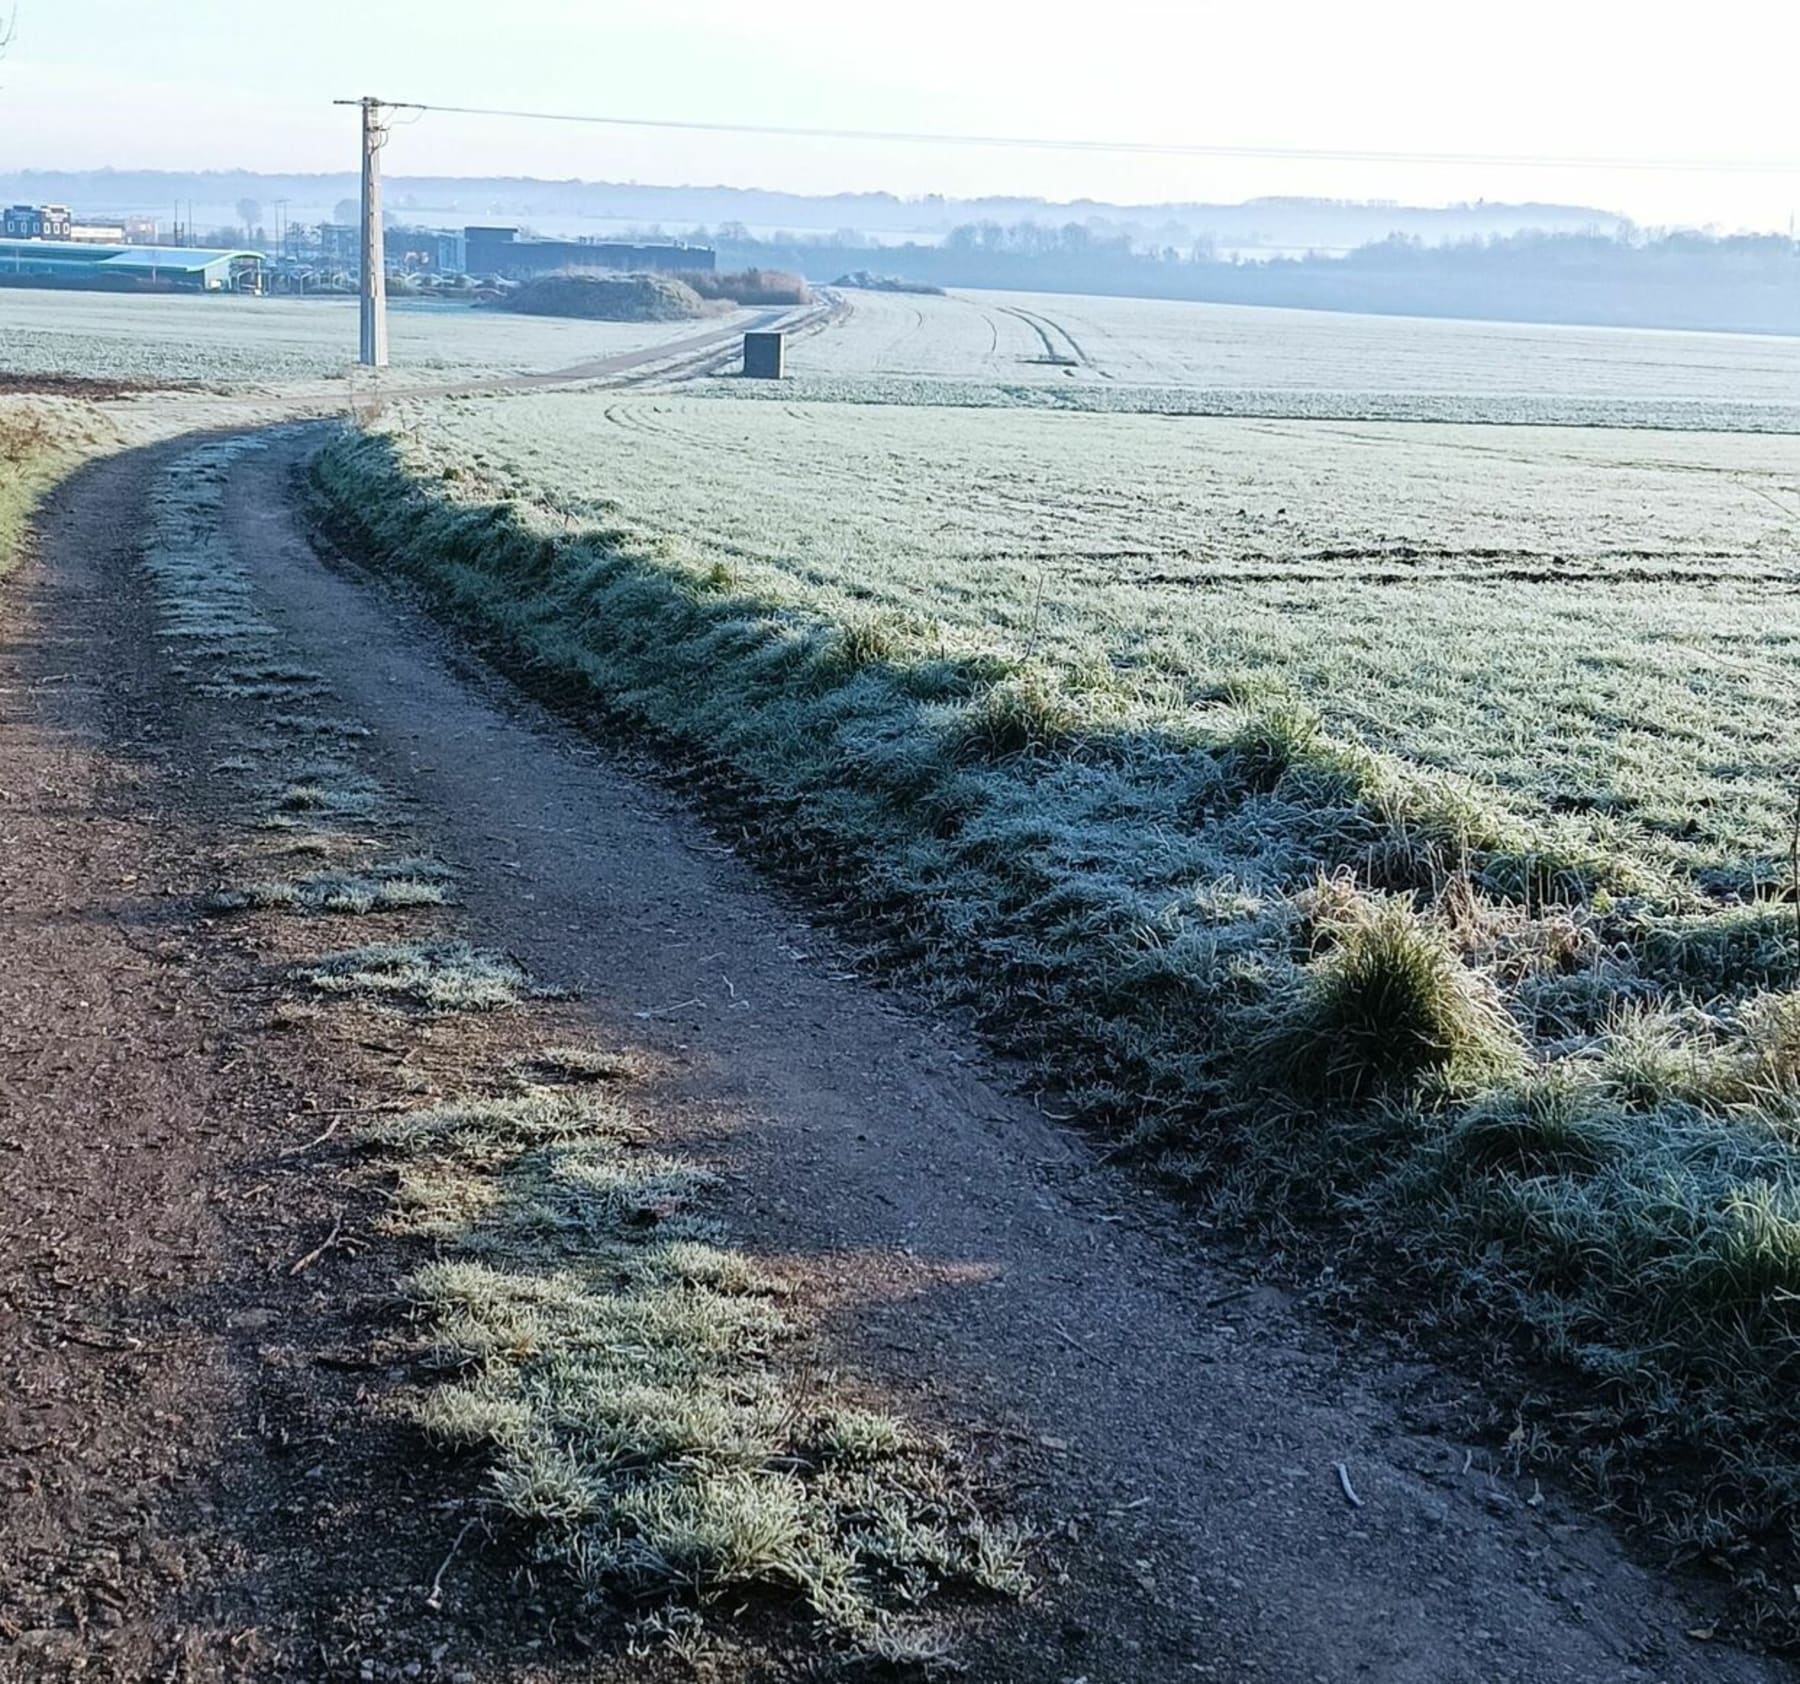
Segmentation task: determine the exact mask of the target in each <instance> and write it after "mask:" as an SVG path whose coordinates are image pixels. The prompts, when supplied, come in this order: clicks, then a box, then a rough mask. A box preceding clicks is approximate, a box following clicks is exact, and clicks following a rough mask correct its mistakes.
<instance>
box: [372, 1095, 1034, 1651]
mask: <svg viewBox="0 0 1800 1684" xmlns="http://www.w3.org/2000/svg"><path fill="white" fill-rule="evenodd" d="M640 1134H641V1131H640V1130H639V1128H638V1127H637V1125H636V1124H635V1122H634V1121H633V1119H632V1118H631V1116H630V1114H629V1113H628V1112H627V1111H626V1109H625V1108H624V1106H623V1105H622V1104H621V1103H620V1102H619V1101H618V1100H617V1099H615V1098H613V1097H611V1096H605V1097H600V1096H596V1095H594V1094H592V1093H571V1092H569V1091H568V1090H566V1089H557V1088H548V1089H547V1088H541V1087H529V1086H528V1087H525V1088H523V1089H522V1090H521V1091H519V1092H517V1093H515V1094H512V1095H508V1096H506V1097H501V1098H493V1099H476V1100H470V1101H465V1102H461V1103H455V1104H450V1105H444V1106H439V1107H436V1108H433V1109H430V1110H426V1111H419V1112H413V1113H409V1114H405V1115H402V1116H400V1117H397V1118H393V1119H389V1120H386V1121H385V1122H383V1123H382V1124H381V1125H380V1126H379V1127H378V1128H377V1129H375V1130H374V1131H372V1133H371V1142H372V1144H374V1145H376V1146H377V1147H379V1148H381V1149H384V1150H385V1151H387V1152H388V1153H390V1154H392V1155H394V1156H395V1158H396V1159H397V1173H398V1187H397V1190H396V1194H395V1202H394V1210H393V1216H392V1218H391V1227H392V1228H393V1229H394V1230H395V1231H396V1232H398V1233H400V1234H402V1235H406V1236H409V1237H414V1238H418V1239H422V1240H426V1241H429V1242H430V1243H431V1244H432V1245H433V1246H434V1247H435V1248H436V1249H437V1250H438V1252H439V1255H438V1256H437V1258H436V1259H435V1260H434V1261H432V1262H430V1263H428V1264H426V1265H425V1266H424V1267H423V1268H422V1269H420V1270H419V1271H418V1273H417V1274H416V1275H415V1276H414V1277H413V1278H412V1281H411V1282H410V1288H409V1290H410V1296H411V1298H412V1300H413V1302H414V1304H415V1305H416V1306H417V1308H418V1310H419V1312H420V1314H421V1315H422V1316H423V1317H424V1318H425V1320H426V1322H427V1325H428V1328H429V1333H430V1337H431V1339H432V1341H433V1345H434V1347H435V1352H436V1356H437V1361H438V1365H439V1367H440V1368H441V1369H442V1370H444V1371H445V1372H446V1373H447V1374H448V1375H449V1376H450V1378H449V1379H447V1380H446V1382H445V1383H444V1384H442V1385H440V1386H438V1387H436V1388H435V1389H433V1390H432V1391H430V1392H429V1393H427V1394H426V1396H425V1397H424V1399H423V1400H422V1402H421V1404H420V1407H419V1411H418V1419H419V1421H420V1423H421V1425H422V1426H423V1427H424V1428H425V1429H426V1430H427V1431H428V1432H430V1433H431V1434H432V1435H433V1436H434V1437H436V1438H437V1439H439V1440H441V1441H443V1442H446V1443H450V1444H455V1445H463V1446H469V1447H471V1448H474V1449H477V1450H479V1451H482V1452H484V1453H485V1454H486V1455H487V1456H488V1457H489V1458H490V1461H491V1489H492V1494H493V1497H494V1500H495V1502H496V1504H497V1506H498V1507H499V1508H500V1509H501V1510H502V1511H504V1512H505V1513H506V1514H507V1515H508V1516H509V1517H511V1518H512V1520H514V1521H515V1522H516V1523H519V1524H521V1525H522V1526H524V1527H526V1528H527V1529H528V1535H529V1536H530V1537H531V1538H532V1540H533V1541H534V1543H535V1547H536V1551H537V1555H538V1558H539V1560H540V1561H542V1562H543V1563H545V1564H547V1565H553V1566H555V1567H556V1568H557V1569H559V1570H560V1573H561V1576H562V1577H563V1578H564V1580H565V1581H566V1582H568V1583H570V1584H572V1585H573V1587H574V1589H575V1591H576V1593H577V1595H578V1596H579V1598H580V1600H581V1602H582V1603H583V1604H584V1612H586V1613H587V1614H588V1615H589V1616H590V1617H595V1618H599V1617H603V1616H604V1614H605V1613H606V1612H607V1611H608V1610H610V1609H612V1608H614V1607H616V1606H617V1605H618V1604H620V1603H623V1604H624V1605H625V1606H626V1607H628V1608H629V1607H632V1606H634V1605H636V1606H639V1607H641V1606H643V1605H644V1604H646V1603H648V1604H649V1605H651V1606H655V1605H656V1604H659V1603H660V1604H669V1603H671V1602H674V1603H686V1604H690V1605H691V1604H694V1603H698V1604H699V1605H700V1607H701V1608H705V1607H706V1606H707V1605H709V1604H714V1603H717V1602H719V1601H720V1599H721V1598H723V1597H725V1596H727V1595H730V1596H731V1597H732V1598H733V1599H734V1606H735V1607H737V1608H739V1609H741V1606H742V1599H743V1598H744V1597H745V1596H747V1595H753V1594H756V1593H759V1592H761V1593H770V1592H772V1593H774V1594H775V1596H777V1597H778V1598H779V1599H780V1600H782V1601H783V1602H790V1601H794V1600H796V1599H797V1600H798V1601H799V1602H800V1603H801V1604H802V1605H803V1606H805V1607H806V1608H807V1609H808V1610H809V1611H810V1613H811V1615H812V1616H814V1617H815V1618H817V1619H818V1620H819V1621H821V1622H822V1624H823V1626H824V1628H825V1629H826V1631H827V1632H828V1633H829V1634H830V1635H831V1636H832V1637H833V1638H834V1639H836V1640H837V1641H838V1642H840V1643H847V1644H851V1645H855V1646H856V1647H857V1648H858V1649H866V1648H869V1647H871V1646H878V1645H882V1644H887V1645H893V1644H895V1643H898V1642H903V1641H906V1640H907V1639H908V1638H909V1637H911V1636H912V1634H914V1633H915V1631H916V1626H915V1624H914V1620H913V1618H910V1617H909V1616H911V1615H913V1614H914V1612H915V1611H916V1610H917V1609H918V1608H919V1607H920V1605H921V1604H924V1603H925V1602H926V1601H927V1600H928V1599H929V1598H930V1597H931V1596H932V1595H934V1594H935V1593H936V1592H937V1591H939V1590H941V1589H942V1588H944V1587H946V1586H951V1585H960V1586H963V1587H965V1588H970V1589H979V1590H985V1591H988V1592H991V1593H997V1594H1001V1595H1018V1594H1022V1593H1023V1591H1024V1590H1025V1589H1026V1588H1027V1580H1026V1577H1025V1571H1024V1568H1023V1565H1022V1560H1021V1539H1020V1537H1019V1535H1018V1534H1017V1533H1016V1532H1015V1531H1013V1530H1012V1529H1010V1528H1008V1527H1005V1526H1001V1525H995V1524H993V1523H992V1522H990V1521H988V1520H987V1519H986V1518H984V1517H983V1515H982V1514H981V1512H980V1511H979V1510H978V1509H977V1508H976V1506H975V1505H974V1503H973V1502H972V1501H971V1500H970V1497H969V1495H968V1492H967V1490H966V1487H965V1486H964V1484H963V1483H962V1481H961V1479H960V1478H959V1476H958V1473H957V1470H956V1466H955V1463H954V1461H953V1460H952V1459H951V1458H950V1457H948V1456H947V1455H946V1453H945V1452H944V1450H943V1448H942V1447H940V1446H938V1445H936V1444H934V1443H933V1442H932V1441H930V1440H929V1439H927V1438H925V1437H924V1436H923V1435H920V1434H918V1433H915V1432H914V1431H913V1430H912V1429H910V1428H909V1427H908V1426H906V1425H905V1424H904V1423H903V1422H901V1421H900V1420H898V1419H897V1418H895V1417H894V1416H891V1415H888V1414H885V1413H882V1412H879V1411H873V1410H869V1409H865V1408H861V1407H858V1406H856V1405H854V1404H851V1403H849V1402H848V1401H847V1400H845V1399H844V1398H843V1397H842V1396H839V1395H834V1388H833V1386H832V1383H831V1382H830V1381H829V1380H828V1379H827V1380H825V1381H824V1382H823V1383H818V1382H816V1381H815V1382H813V1383H808V1382H807V1381H806V1380H805V1379H804V1378H802V1375H801V1373H800V1372H798V1365H796V1364H791V1363H789V1362H786V1361H784V1360H783V1353H784V1352H785V1351H786V1350H787V1349H788V1348H790V1347H792V1346H793V1345H794V1344H795V1343H796V1342H797V1341H798V1340H799V1339H800V1338H801V1337H802V1336H803V1334H804V1332H805V1329H804V1326H803V1324H802V1322H801V1321H800V1320H799V1318H798V1314H797V1312H796V1311H795V1310H793V1309H792V1308H790V1306H789V1304H788V1302H787V1294H786V1290H785V1287H784V1286H783V1284H782V1283H781V1282H779V1281H778V1280H776V1279H774V1278H772V1277H771V1276H769V1275H768V1274H767V1273H765V1272H764V1271H763V1270H761V1269H759V1268H758V1267H757V1266H756V1264H755V1263H754V1262H753V1261H752V1260H751V1259H750V1258H749V1257H747V1256H746V1255H744V1254H743V1253H742V1252H740V1251H737V1250H734V1249H732V1248H731V1247H730V1245H729V1243H728V1240H727V1238H726V1235H725V1233H724V1231H723V1229H722V1228H721V1227H720V1225H719V1224H718V1223H717V1222H716V1221H715V1220H713V1219H712V1218H711V1217H709V1216H708V1215H707V1214H706V1213H705V1208H704V1207H705V1203H706V1201H707V1199H708V1197H709V1195H710V1192H711V1190H712V1187H713V1185H714V1178H713V1177H711V1176H710V1175H709V1174H707V1173H706V1172H705V1171H703V1170H701V1169H700V1168H699V1167H698V1166H696V1165H694V1164H692V1163H689V1162H686V1161H684V1160H680V1159H674V1158H669V1157H664V1156H662V1155H660V1154H657V1153H654V1152H651V1151H648V1150H645V1149H644V1148H643V1147H642V1145H641V1144H640Z"/></svg>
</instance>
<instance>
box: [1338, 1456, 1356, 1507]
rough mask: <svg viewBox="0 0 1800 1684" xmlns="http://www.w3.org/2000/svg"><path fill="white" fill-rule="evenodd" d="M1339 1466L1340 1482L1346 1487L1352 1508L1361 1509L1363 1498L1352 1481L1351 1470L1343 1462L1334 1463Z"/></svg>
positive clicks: (1346, 1494)
mask: <svg viewBox="0 0 1800 1684" xmlns="http://www.w3.org/2000/svg"><path fill="white" fill-rule="evenodd" d="M1333 1465H1334V1466H1335V1467H1336V1468H1337V1476H1338V1484H1339V1485H1341V1486H1342V1487H1343V1488H1344V1496H1345V1498H1346V1499H1347V1500H1348V1502H1349V1504H1350V1506H1351V1508H1353V1509H1360V1508H1361V1507H1362V1506H1363V1500H1362V1498H1360V1497H1359V1496H1357V1494H1356V1487H1355V1486H1354V1485H1352V1484H1351V1483H1350V1470H1349V1469H1348V1468H1347V1467H1345V1466H1344V1464H1343V1463H1342V1462H1337V1463H1334V1464H1333Z"/></svg>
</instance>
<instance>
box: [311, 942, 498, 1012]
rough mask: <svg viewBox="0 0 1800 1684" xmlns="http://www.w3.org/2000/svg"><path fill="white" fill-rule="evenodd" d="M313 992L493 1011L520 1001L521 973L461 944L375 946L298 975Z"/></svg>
mask: <svg viewBox="0 0 1800 1684" xmlns="http://www.w3.org/2000/svg"><path fill="white" fill-rule="evenodd" d="M300 974H301V977H302V979H303V980H304V981H305V982H306V983H308V984H309V985H310V986H311V988H312V989H313V991H314V992H315V993H319V994H330V995H336V996H338V997H341V998H348V999H367V1000H373V1001H377V1002H380V1003H382V1004H386V1005H395V1006H410V1007H413V1008H415V1009H416V1010H419V1011H424V1012H492V1011H501V1010H504V1009H505V1008H506V1007H509V1006H516V1005H518V1003H519V999H520V991H521V990H522V989H523V988H524V986H525V974H524V972H523V971H521V970H520V969H519V967H518V966H517V965H515V964H514V963H513V962H512V960H510V959H508V958H507V957H506V956H505V955H504V954H500V953H487V952H484V951H482V950H481V949H480V948H476V947H471V946H470V945H469V944H468V943H467V942H464V941H437V942H377V943H375V944H374V945H373V946H370V947H358V948H353V949H351V950H350V951H348V952H345V953H333V954H330V955H328V956H327V957H326V958H323V959H320V960H319V961H318V962H317V963H315V964H313V965H310V966H307V967H305V968H304V969H303V970H302V971H301V973H300Z"/></svg>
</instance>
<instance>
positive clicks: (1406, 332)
mask: <svg viewBox="0 0 1800 1684" xmlns="http://www.w3.org/2000/svg"><path fill="white" fill-rule="evenodd" d="M848 296H849V303H850V306H851V311H852V313H851V315H850V318H849V320H848V321H847V322H844V323H843V324H841V325H840V326H838V327H835V328H834V329H833V330H832V331H831V332H829V333H825V334H819V335H815V336H812V337H809V338H806V339H802V340H799V341H797V342H796V343H795V344H794V345H793V346H792V347H791V348H790V351H789V357H788V366H789V369H790V371H791V373H792V374H793V376H794V379H793V380H792V381H791V382H789V383H788V384H787V385H786V387H785V388H784V389H783V390H784V391H785V395H789V396H792V395H796V394H797V395H799V396H801V397H830V398H835V399H841V400H851V401H857V402H865V403H866V402H876V403H894V402H918V403H931V402H938V403H971V402H972V403H980V404H984V405H985V404H993V403H1003V404H1009V405H1017V404H1039V405H1059V406H1068V407H1076V408H1084V409H1102V410H1105V409H1124V410H1151V411H1154V410H1158V409H1161V410H1166V411H1169V412H1171V413H1197V414H1228V415H1229V414H1248V415H1264V416H1296V417H1307V418H1313V419H1329V418H1334V417H1335V418H1341V419H1356V418H1365V417H1379V418H1392V419H1417V420H1438V421H1458V420H1466V421H1497V422H1561V423H1565V424H1574V425H1584V426H1605V425H1614V426H1684V427H1729V428H1743V429H1749V430H1756V429H1768V428H1774V429H1781V428H1785V429H1787V430H1789V431H1793V430H1796V429H1800V339H1790V338H1777V337H1773V336H1769V337H1752V336H1748V335H1734V334H1719V333H1665V332H1651V331H1644V330H1638V329H1629V328H1580V327H1550V326H1529V325H1523V324H1517V323H1505V322H1460V321H1433V320H1420V319H1411V318H1406V317H1394V316H1357V315H1346V314H1339V313H1333V312H1326V311H1308V310H1264V309H1251V308H1245V307H1243V306H1238V305H1226V304H1188V303H1180V302H1173V301H1164V300H1152V299H1132V298H1083V297H1077V296H1067V295H1055V294H1031V293H999V292H963V293H956V294H952V295H951V296H949V297H946V298H931V297H913V296H905V295H897V294H885V293H860V292H859V293H852V294H850V295H848ZM723 384H724V386H726V387H736V388H737V389H739V390H744V389H746V384H745V383H743V382H728V383H723ZM747 389H748V390H749V392H750V393H751V394H752V395H754V396H758V397H770V396H775V395H777V389H776V388H771V387H764V386H758V385H754V384H752V385H749V386H748V388H747Z"/></svg>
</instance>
